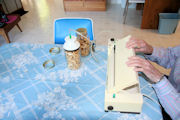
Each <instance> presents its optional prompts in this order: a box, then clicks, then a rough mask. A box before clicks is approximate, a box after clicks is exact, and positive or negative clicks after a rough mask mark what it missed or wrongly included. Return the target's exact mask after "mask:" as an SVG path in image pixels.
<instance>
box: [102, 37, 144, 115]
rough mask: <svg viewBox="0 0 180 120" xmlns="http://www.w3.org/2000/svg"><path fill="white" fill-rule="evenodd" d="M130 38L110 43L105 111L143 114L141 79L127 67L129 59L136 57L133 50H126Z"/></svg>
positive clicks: (110, 41)
mask: <svg viewBox="0 0 180 120" xmlns="http://www.w3.org/2000/svg"><path fill="white" fill-rule="evenodd" d="M130 37H131V36H127V37H125V38H123V39H120V40H114V39H111V40H109V41H108V66H107V81H106V89H105V103H104V109H105V111H120V112H133V113H140V112H141V109H142V104H143V97H142V94H141V93H140V88H139V87H140V86H139V79H138V76H137V73H136V72H135V71H133V68H131V67H128V66H127V65H126V62H127V61H128V58H129V57H131V56H133V55H134V51H133V50H132V49H127V48H126V42H127V41H128V40H129V38H130Z"/></svg>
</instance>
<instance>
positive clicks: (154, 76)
mask: <svg viewBox="0 0 180 120" xmlns="http://www.w3.org/2000/svg"><path fill="white" fill-rule="evenodd" d="M126 64H127V66H129V67H134V71H136V72H143V73H144V74H145V75H146V76H147V77H148V78H149V79H150V80H151V82H153V83H157V82H158V81H159V80H160V79H161V77H162V76H163V74H162V73H160V72H159V71H158V70H157V69H156V68H155V67H154V66H153V65H152V64H151V63H150V62H149V61H148V60H145V59H143V58H140V57H137V56H132V57H130V58H129V60H128V61H127V63H126Z"/></svg>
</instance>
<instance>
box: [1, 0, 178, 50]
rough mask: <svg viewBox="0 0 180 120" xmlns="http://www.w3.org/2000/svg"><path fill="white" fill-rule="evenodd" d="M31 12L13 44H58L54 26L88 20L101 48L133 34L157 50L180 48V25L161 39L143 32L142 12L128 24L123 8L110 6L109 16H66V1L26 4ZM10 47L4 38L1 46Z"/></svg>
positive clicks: (42, 0)
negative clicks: (58, 21) (72, 19)
mask: <svg viewBox="0 0 180 120" xmlns="http://www.w3.org/2000/svg"><path fill="white" fill-rule="evenodd" d="M22 2H23V6H24V9H25V10H27V11H29V12H28V13H27V14H25V15H24V16H22V20H21V22H20V23H19V25H20V27H21V28H22V30H23V32H22V33H21V32H20V31H19V30H18V29H17V28H16V27H15V28H14V29H13V30H11V32H9V36H10V39H11V41H12V42H28V43H52V44H53V43H54V40H53V22H54V20H55V19H57V18H60V17H88V18H92V19H93V21H94V34H95V40H96V43H97V44H102V45H107V40H108V39H109V38H111V37H114V38H122V37H124V36H126V35H129V34H131V35H132V36H134V37H137V38H140V39H144V40H145V41H147V42H148V43H150V44H152V45H154V46H163V47H168V46H175V45H178V44H180V25H179V26H178V30H177V31H176V33H175V34H172V35H161V34H158V31H157V30H147V29H140V24H141V18H142V12H141V11H136V10H135V9H129V11H128V16H127V20H126V24H122V18H123V17H122V13H123V8H121V5H107V11H106V12H64V8H63V2H62V0H22ZM3 44H6V43H5V40H4V39H3V38H2V37H0V45H3Z"/></svg>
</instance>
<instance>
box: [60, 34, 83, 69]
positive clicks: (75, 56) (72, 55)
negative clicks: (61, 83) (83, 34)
mask: <svg viewBox="0 0 180 120" xmlns="http://www.w3.org/2000/svg"><path fill="white" fill-rule="evenodd" d="M63 48H64V50H65V53H66V60H67V65H68V68H69V69H71V70H76V69H78V68H79V67H80V53H79V50H80V43H79V42H78V41H77V39H76V37H75V36H71V35H70V36H67V37H66V38H65V43H64V45H63Z"/></svg>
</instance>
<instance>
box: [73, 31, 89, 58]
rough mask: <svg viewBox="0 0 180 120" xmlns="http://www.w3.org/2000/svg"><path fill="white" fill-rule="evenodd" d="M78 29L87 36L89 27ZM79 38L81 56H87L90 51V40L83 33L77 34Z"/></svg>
mask: <svg viewBox="0 0 180 120" xmlns="http://www.w3.org/2000/svg"><path fill="white" fill-rule="evenodd" d="M76 31H78V32H79V33H81V34H82V35H83V36H85V37H87V38H88V36H87V29H86V28H78V29H77V30H76ZM76 35H77V40H78V41H79V43H80V49H81V56H87V55H89V53H90V41H89V39H87V38H85V37H83V36H82V35H79V34H76Z"/></svg>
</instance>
